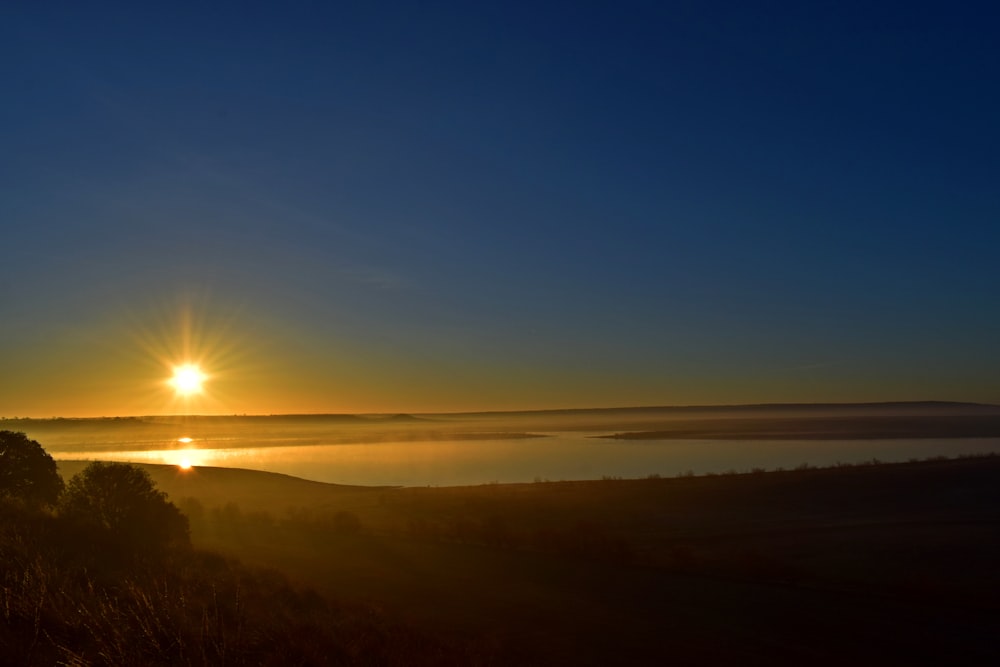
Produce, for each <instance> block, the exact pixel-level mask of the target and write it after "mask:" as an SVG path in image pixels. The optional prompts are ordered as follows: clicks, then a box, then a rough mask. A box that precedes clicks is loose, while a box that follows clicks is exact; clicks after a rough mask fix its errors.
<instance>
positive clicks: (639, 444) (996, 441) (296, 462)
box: [47, 431, 1000, 486]
mask: <svg viewBox="0 0 1000 667" xmlns="http://www.w3.org/2000/svg"><path fill="white" fill-rule="evenodd" d="M601 433H606V432H600V433H598V432H594V433H587V432H576V431H574V432H554V433H546V434H544V436H545V437H506V438H505V437H496V438H495V439H491V438H489V437H483V436H482V435H480V436H479V437H476V438H474V439H461V438H450V439H442V440H410V439H408V440H392V439H386V440H382V441H377V442H334V443H324V442H322V440H323V438H322V437H317V436H316V435H315V434H311V435H309V436H308V437H301V438H296V437H284V438H281V439H280V440H278V441H275V440H268V441H266V442H265V443H263V444H257V443H256V442H255V441H254V440H253V439H244V438H240V437H235V436H234V437H230V438H226V437H223V436H222V435H221V434H220V435H218V436H217V437H211V438H204V439H199V438H191V440H190V442H181V441H179V439H170V440H155V439H152V440H150V439H146V440H141V441H135V442H129V441H127V440H126V441H122V440H118V441H115V442H113V443H111V442H107V443H102V442H100V441H99V440H90V441H88V442H87V443H86V446H79V445H68V444H67V445H63V446H60V445H56V446H55V447H47V449H48V451H49V453H50V454H52V456H53V457H54V458H56V459H57V460H58V459H67V460H81V459H85V460H86V459H90V460H106V461H131V462H140V463H164V464H170V465H181V464H185V465H188V464H189V465H193V466H222V467H232V468H250V469H254V470H265V471H269V472H277V473H284V474H288V475H294V476H296V477H302V478H304V479H310V480H316V481H321V482H330V483H335V484H360V485H373V486H382V485H390V486H427V485H430V486H456V485H471V484H487V483H491V482H501V483H512V482H532V481H537V480H552V481H557V480H579V479H600V478H602V477H622V478H637V477H647V476H649V475H654V474H656V475H662V476H664V477H672V476H675V475H682V474H687V473H688V472H689V471H690V472H693V473H695V474H703V473H721V472H726V471H730V470H735V471H740V472H742V471H749V470H751V469H753V468H765V469H774V468H778V467H782V468H794V467H797V466H799V465H801V464H809V465H812V466H829V465H835V464H837V463H859V462H863V461H870V460H871V459H873V458H876V459H879V460H880V461H886V462H892V461H906V460H909V459H913V458H927V457H933V456H947V457H956V456H965V455H971V454H980V453H989V452H992V453H1000V438H954V439H950V438H941V439H939V438H920V439H896V440H703V439H699V440H683V439H672V440H639V441H629V440H609V439H601V438H594V437H591V436H593V435H599V434H601Z"/></svg>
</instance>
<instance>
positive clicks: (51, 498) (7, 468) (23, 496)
mask: <svg viewBox="0 0 1000 667" xmlns="http://www.w3.org/2000/svg"><path fill="white" fill-rule="evenodd" d="M62 490H63V480H62V477H60V476H59V472H58V471H57V469H56V462H55V461H53V460H52V457H51V456H49V454H48V452H46V451H45V450H44V449H43V448H42V446H41V445H40V444H38V443H37V442H36V441H34V440H32V439H30V438H29V437H28V436H27V435H25V434H24V433H18V432H15V431H0V497H9V498H16V499H19V500H21V501H23V502H26V503H28V504H31V505H45V504H48V505H53V504H55V502H56V501H57V500H58V499H59V494H60V493H62Z"/></svg>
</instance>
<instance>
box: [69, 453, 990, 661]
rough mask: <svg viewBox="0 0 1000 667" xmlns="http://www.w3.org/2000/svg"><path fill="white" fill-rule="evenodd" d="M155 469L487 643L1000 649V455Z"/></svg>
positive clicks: (200, 530)
mask: <svg viewBox="0 0 1000 667" xmlns="http://www.w3.org/2000/svg"><path fill="white" fill-rule="evenodd" d="M61 466H62V467H64V468H66V467H67V463H63V464H61ZM70 467H71V466H70ZM149 469H150V470H152V474H153V477H154V479H156V480H157V483H158V485H159V486H160V487H161V488H163V489H164V490H166V491H167V492H168V493H169V494H170V496H171V497H172V498H173V499H175V500H176V501H177V502H178V504H179V505H180V506H181V508H182V509H183V510H184V511H185V512H186V513H187V515H188V516H189V518H190V521H191V528H192V537H193V540H194V542H195V544H196V545H198V546H203V547H209V548H212V549H215V550H218V551H220V552H224V553H227V554H232V555H236V556H239V557H240V558H241V559H242V560H243V561H244V562H247V563H248V564H253V565H257V566H268V567H274V568H279V569H280V570H282V571H284V572H287V573H291V574H292V576H293V577H294V579H295V581H296V582H298V583H299V584H308V585H310V586H313V587H315V588H317V589H318V590H319V591H321V592H322V593H323V594H325V595H333V596H336V597H337V598H339V599H349V600H357V601H362V602H364V603H365V604H369V605H374V606H377V607H378V608H379V609H381V610H383V612H384V613H386V614H388V615H389V616H390V617H392V618H395V619H398V620H399V622H400V623H402V624H404V625H405V626H406V627H412V628H417V629H419V630H420V631H422V632H426V633H428V634H431V635H436V636H442V635H448V636H450V637H452V639H453V641H455V642H457V643H458V644H460V645H465V646H469V645H474V646H476V647H477V648H476V649H475V651H473V652H471V653H469V654H468V655H469V656H472V655H475V656H478V658H477V659H479V660H482V661H489V660H493V659H496V660H497V661H498V662H500V663H502V664H506V663H516V664H607V663H608V662H609V661H617V662H631V663H639V664H643V663H646V664H649V663H659V662H662V661H663V660H668V659H669V660H671V661H672V662H673V663H674V664H711V663H717V662H720V661H721V662H733V661H739V662H741V663H742V664H775V663H784V664H795V663H800V662H801V661H803V660H807V661H809V663H810V664H838V663H841V664H842V663H843V661H854V662H861V663H872V662H878V663H879V664H915V663H920V662H928V661H930V662H938V661H941V662H949V663H953V664H954V663H955V662H959V663H962V662H964V663H967V664H968V663H982V662H990V661H992V660H994V659H996V658H997V657H998V655H997V654H998V650H997V648H996V647H995V644H994V642H993V641H992V637H993V628H995V627H996V624H997V621H998V620H1000V603H998V600H1000V595H998V593H1000V576H998V575H997V574H996V569H995V567H994V564H995V563H996V562H997V560H998V558H1000V537H998V535H1000V531H998V527H1000V458H997V457H981V458H969V459H959V460H934V461H919V462H911V463H907V464H893V465H878V464H876V463H875V462H872V463H870V464H864V465H852V466H841V467H837V468H830V469H810V468H807V467H803V468H801V469H798V470H793V471H781V472H773V471H772V472H766V473H765V472H763V471H756V472H750V473H745V474H739V475H736V474H733V475H714V476H712V475H709V476H698V477H696V476H682V477H680V478H675V479H660V478H655V477H654V478H649V479H639V480H613V479H606V480H597V481H591V482H538V483H535V484H513V485H500V484H495V485H484V486H476V487H454V488H400V489H394V488H382V489H374V488H361V487H338V486H335V485H324V484H316V483H312V482H305V481H303V480H296V479H294V478H289V477H284V476H280V475H269V474H266V473H252V472H249V471H232V470H222V469H200V470H197V471H195V473H194V474H190V473H183V472H180V471H178V470H177V469H176V468H172V467H167V466H151V467H149ZM64 473H65V470H64ZM320 625H325V623H320ZM914 637H920V638H921V640H920V642H914V640H913V638H914ZM467 657H468V656H467Z"/></svg>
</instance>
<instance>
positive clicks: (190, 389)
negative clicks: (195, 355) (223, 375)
mask: <svg viewBox="0 0 1000 667" xmlns="http://www.w3.org/2000/svg"><path fill="white" fill-rule="evenodd" d="M207 379H208V376H206V375H205V374H204V373H202V372H201V368H199V367H198V365H197V364H184V365H183V366H174V376H173V377H172V378H170V380H169V384H170V385H171V386H172V387H173V388H174V391H176V392H177V393H178V394H179V395H181V396H194V395H196V394H200V393H201V392H202V384H203V383H204V382H205V380H207Z"/></svg>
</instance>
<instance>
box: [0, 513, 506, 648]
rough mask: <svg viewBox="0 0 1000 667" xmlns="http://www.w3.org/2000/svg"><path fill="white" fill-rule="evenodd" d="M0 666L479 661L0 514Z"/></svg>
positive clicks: (234, 574) (265, 576)
mask: <svg viewBox="0 0 1000 667" xmlns="http://www.w3.org/2000/svg"><path fill="white" fill-rule="evenodd" d="M0 513H2V514H3V516H2V522H0V655H2V656H3V664H5V665H55V664H63V665H116V666H119V665H136V666H138V665H286V664H296V665H337V664H345V665H347V664H350V665H354V664H366V665H367V664H371V665H411V664H428V665H464V664H477V663H478V664H484V663H488V662H489V660H488V659H486V658H485V657H484V656H482V655H477V654H476V653H475V652H474V651H472V650H470V649H467V648H462V647H456V646H454V645H452V644H449V643H446V642H444V641H441V640H439V639H435V638H432V637H430V636H428V635H427V634H426V633H422V632H418V631H416V630H414V629H413V628H411V627H406V626H404V625H402V624H400V623H399V622H397V621H394V620H393V619H391V618H389V617H388V616H386V615H385V614H384V613H380V612H378V611H377V610H375V609H373V608H371V607H370V606H365V605H359V604H353V605H351V604H343V603H335V602H332V601H331V600H330V599H329V598H328V597H323V596H320V595H319V594H317V593H315V592H311V591H308V590H302V589H300V588H297V587H294V586H292V585H291V584H290V583H289V582H288V580H287V579H286V578H285V576H284V575H282V574H280V573H278V572H277V571H274V570H264V569H254V568H248V567H245V566H243V565H241V564H240V563H239V562H237V561H235V560H233V559H232V558H226V557H223V556H220V555H218V554H214V553H210V552H205V551H199V550H174V551H171V552H169V553H162V554H159V555H157V556H155V557H152V556H148V555H147V556H144V557H142V558H138V557H135V556H134V555H133V554H126V553H122V552H120V551H115V550H114V549H113V548H112V547H111V545H109V544H100V543H99V541H98V543H95V542H94V541H93V540H91V539H89V536H88V535H83V534H80V532H79V530H78V529H76V528H75V527H74V526H72V525H70V524H68V523H67V522H65V521H62V520H60V519H59V518H57V517H53V516H50V515H47V514H45V513H41V512H32V511H27V510H24V509H22V508H18V507H12V506H9V505H8V506H3V507H0Z"/></svg>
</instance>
